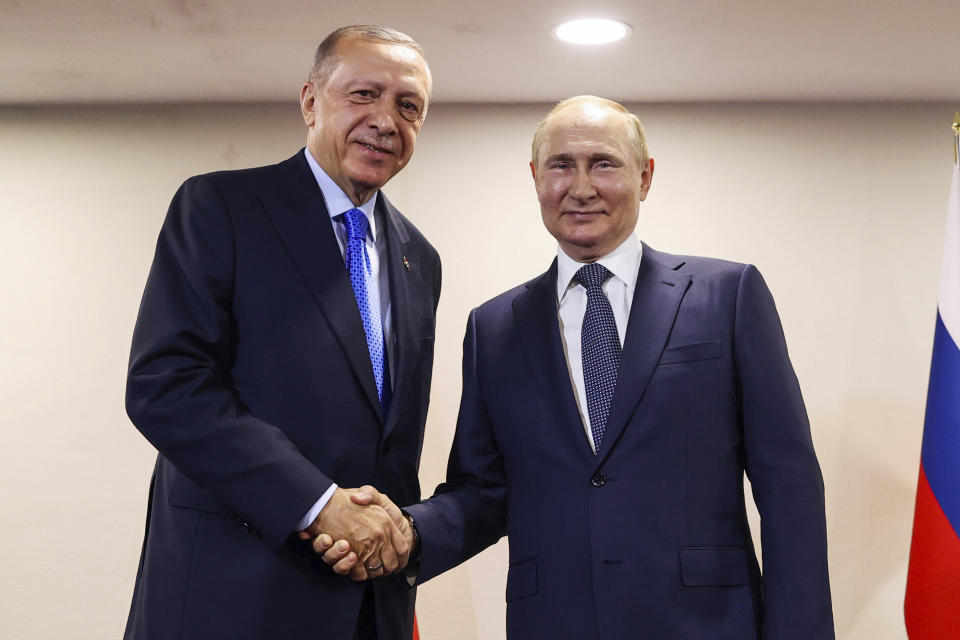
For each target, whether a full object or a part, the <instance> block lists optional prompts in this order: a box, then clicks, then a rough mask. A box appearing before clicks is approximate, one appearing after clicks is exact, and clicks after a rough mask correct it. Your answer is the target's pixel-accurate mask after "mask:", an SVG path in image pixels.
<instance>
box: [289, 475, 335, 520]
mask: <svg viewBox="0 0 960 640" xmlns="http://www.w3.org/2000/svg"><path fill="white" fill-rule="evenodd" d="M336 490H337V483H336V482H334V483H333V484H331V485H330V488H329V489H327V490H326V491H324V492H323V495H322V496H320V499H319V500H317V501H316V502H314V503H313V506H312V507H311V508H310V511H307V513H306V514H305V515H304V516H303V517H302V518H301V519H300V522H298V523H297V529H296V530H297V531H303V530H304V529H306V528H307V527H309V526H310V525H311V524H313V521H314V520H316V519H317V516H318V515H320V512H321V511H323V508H324V507H325V506H327V503H328V502H330V498H332V497H333V492H334V491H336Z"/></svg>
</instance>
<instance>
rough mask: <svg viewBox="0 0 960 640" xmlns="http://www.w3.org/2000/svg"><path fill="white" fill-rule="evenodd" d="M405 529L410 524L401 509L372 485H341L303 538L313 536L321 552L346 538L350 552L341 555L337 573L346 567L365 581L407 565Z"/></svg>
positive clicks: (352, 574)
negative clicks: (354, 487) (350, 486)
mask: <svg viewBox="0 0 960 640" xmlns="http://www.w3.org/2000/svg"><path fill="white" fill-rule="evenodd" d="M381 505H382V506H381ZM406 528H409V525H408V524H407V521H406V518H404V516H403V514H402V513H401V512H400V509H399V508H397V507H396V505H394V504H393V503H392V502H391V501H390V499H389V498H387V497H386V496H384V495H383V494H381V493H380V492H379V491H377V490H376V489H374V488H373V487H371V486H364V487H360V488H359V489H342V488H339V487H338V488H337V489H336V490H334V493H333V496H332V497H331V498H330V500H329V502H327V504H326V505H325V506H324V508H323V509H322V510H321V511H320V514H319V515H318V516H317V518H316V520H314V521H313V523H312V524H311V525H310V526H309V527H308V528H307V529H306V530H305V531H301V532H300V537H301V538H302V539H305V540H307V539H310V538H313V539H314V543H313V544H314V548H315V550H317V552H318V553H321V554H322V553H324V552H325V551H327V550H328V549H329V548H330V546H331V545H332V543H333V540H337V541H341V542H340V543H338V546H342V542H344V541H345V542H346V544H347V545H348V547H347V553H345V554H344V556H342V557H341V558H340V560H342V562H340V564H339V565H338V568H340V571H338V573H345V571H344V569H347V570H348V572H349V574H350V577H351V578H352V579H353V580H365V579H367V578H377V577H380V576H384V575H387V574H390V573H393V572H394V571H397V570H398V569H402V568H403V567H405V566H406V564H407V559H408V557H409V554H410V542H409V537H408V536H407V535H405V534H404V533H403V531H404V529H406ZM321 534H322V535H321Z"/></svg>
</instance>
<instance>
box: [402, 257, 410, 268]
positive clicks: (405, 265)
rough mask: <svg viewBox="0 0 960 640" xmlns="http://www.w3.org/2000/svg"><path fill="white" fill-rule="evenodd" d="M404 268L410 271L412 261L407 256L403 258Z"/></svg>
mask: <svg viewBox="0 0 960 640" xmlns="http://www.w3.org/2000/svg"><path fill="white" fill-rule="evenodd" d="M403 268H404V269H406V270H407V271H410V261H409V260H407V256H403Z"/></svg>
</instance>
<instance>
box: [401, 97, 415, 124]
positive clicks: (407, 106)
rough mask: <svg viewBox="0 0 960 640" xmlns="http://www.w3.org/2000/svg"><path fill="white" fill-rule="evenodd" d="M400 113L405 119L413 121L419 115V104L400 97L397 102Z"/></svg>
mask: <svg viewBox="0 0 960 640" xmlns="http://www.w3.org/2000/svg"><path fill="white" fill-rule="evenodd" d="M397 106H398V107H399V108H400V113H401V114H403V117H404V118H406V119H407V120H410V121H414V120H417V119H418V118H419V117H420V105H418V104H417V103H416V102H414V101H412V100H406V99H402V100H400V102H398V103H397Z"/></svg>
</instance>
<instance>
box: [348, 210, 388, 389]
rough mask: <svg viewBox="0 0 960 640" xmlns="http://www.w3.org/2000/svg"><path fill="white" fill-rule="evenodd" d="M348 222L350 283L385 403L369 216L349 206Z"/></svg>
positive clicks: (377, 297)
mask: <svg viewBox="0 0 960 640" xmlns="http://www.w3.org/2000/svg"><path fill="white" fill-rule="evenodd" d="M343 218H344V220H345V221H346V223H347V249H346V251H345V252H344V258H345V261H346V264H347V271H348V272H349V273H350V285H351V286H352V287H353V295H354V296H355V297H356V299H357V306H358V307H359V308H360V317H361V318H362V319H363V332H364V333H365V334H366V336H367V350H368V351H369V352H370V364H372V365H373V377H374V379H375V380H376V382H377V395H378V396H379V398H380V402H381V403H382V402H383V372H384V357H383V352H384V348H383V347H384V344H383V325H382V324H381V319H380V298H379V296H375V295H371V294H372V291H373V290H372V287H371V286H368V283H369V282H370V279H371V278H372V277H373V271H372V267H371V266H370V256H369V255H368V254H367V243H366V239H367V226H368V224H369V223H368V221H367V216H366V215H365V214H364V213H363V211H360V209H350V210H349V211H347V212H346V213H344V214H343Z"/></svg>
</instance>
